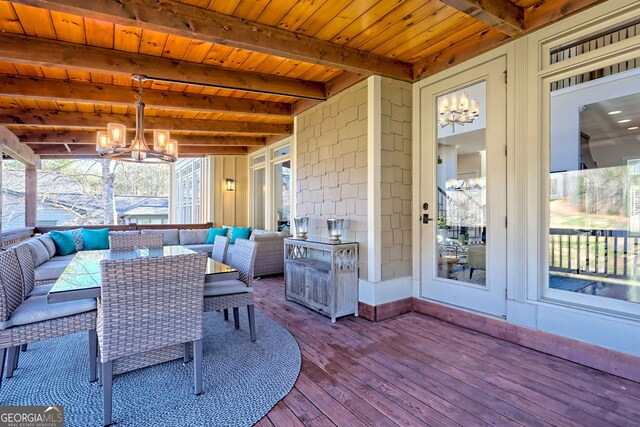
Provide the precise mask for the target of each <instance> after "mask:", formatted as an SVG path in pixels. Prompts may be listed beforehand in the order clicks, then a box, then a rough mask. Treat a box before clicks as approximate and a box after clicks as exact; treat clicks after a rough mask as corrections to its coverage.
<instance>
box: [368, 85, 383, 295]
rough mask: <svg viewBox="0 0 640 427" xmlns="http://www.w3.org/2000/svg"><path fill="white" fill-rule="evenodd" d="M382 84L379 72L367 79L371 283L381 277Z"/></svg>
mask: <svg viewBox="0 0 640 427" xmlns="http://www.w3.org/2000/svg"><path fill="white" fill-rule="evenodd" d="M381 96H382V88H381V78H380V76H371V77H369V78H368V79H367V211H368V215H367V251H368V257H369V259H368V263H367V264H368V275H367V279H368V281H369V282H371V283H375V282H379V281H380V280H381V277H382V255H381V252H382V250H381V241H380V167H381V161H380V150H381V138H382V131H381V119H382V104H381Z"/></svg>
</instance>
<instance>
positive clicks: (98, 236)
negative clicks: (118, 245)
mask: <svg viewBox="0 0 640 427" xmlns="http://www.w3.org/2000/svg"><path fill="white" fill-rule="evenodd" d="M81 230H82V241H83V242H84V250H85V251H96V250H100V249H109V229H108V228H101V229H99V230H89V229H88V228H81Z"/></svg>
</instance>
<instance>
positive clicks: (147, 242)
mask: <svg viewBox="0 0 640 427" xmlns="http://www.w3.org/2000/svg"><path fill="white" fill-rule="evenodd" d="M162 246H164V235H163V234H160V233H158V234H113V235H111V236H109V249H111V250H112V251H132V250H134V249H136V248H142V247H145V248H147V249H162Z"/></svg>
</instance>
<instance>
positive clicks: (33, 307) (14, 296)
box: [0, 249, 97, 385]
mask: <svg viewBox="0 0 640 427" xmlns="http://www.w3.org/2000/svg"><path fill="white" fill-rule="evenodd" d="M29 256H30V255H29ZM23 257H24V253H21V254H20V258H19V256H18V250H16V249H11V250H8V251H6V252H2V253H0V350H2V354H1V356H0V374H1V373H2V370H3V369H4V366H5V361H6V366H7V378H11V377H12V376H13V371H14V370H15V369H16V368H17V367H18V358H19V355H20V352H19V349H20V346H22V345H25V344H28V343H31V342H36V341H41V340H46V339H49V338H55V337H59V336H62V335H67V334H72V333H75V332H82V331H89V380H90V381H95V380H96V350H97V341H96V331H95V328H96V310H95V300H93V299H85V300H78V301H68V302H61V303H56V304H48V303H47V299H46V298H47V297H46V296H45V295H40V296H29V297H28V298H25V296H26V295H25V294H27V291H29V287H31V288H32V285H30V284H29V283H27V284H26V287H25V282H24V281H25V277H26V278H27V280H30V277H31V276H32V275H33V272H32V271H28V270H23V268H24V269H28V268H29V264H28V263H23V262H21V260H22V261H24V258H23ZM30 266H31V268H33V263H31V264H30ZM29 294H30V292H29ZM27 296H28V295H27ZM7 352H8V357H7ZM7 359H8V360H7ZM1 384H2V375H0V385H1Z"/></svg>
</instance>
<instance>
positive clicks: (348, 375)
mask: <svg viewBox="0 0 640 427" xmlns="http://www.w3.org/2000/svg"><path fill="white" fill-rule="evenodd" d="M255 298H256V306H257V307H258V308H259V309H260V310H261V311H262V312H263V313H266V314H267V315H269V316H270V317H271V318H273V319H274V320H276V321H278V322H279V323H280V324H281V325H283V326H285V327H286V328H287V329H288V330H289V331H290V332H291V333H292V334H293V335H294V336H295V338H296V339H297V341H298V344H299V345H300V350H301V352H302V371H301V373H300V377H299V378H298V381H297V382H296V384H295V387H294V388H293V390H292V391H291V392H290V393H289V395H287V396H286V397H285V398H284V399H283V400H282V401H280V402H279V403H278V404H277V405H276V406H275V407H274V408H273V409H272V410H271V412H269V413H268V414H267V415H266V416H265V417H264V418H263V419H262V420H260V421H259V422H258V424H257V425H260V426H277V427H280V426H289V425H291V426H296V425H308V426H333V425H338V426H350V427H353V426H394V425H403V426H421V425H434V426H441V425H462V426H480V425H498V426H505V425H525V426H530V425H531V426H541V425H553V426H590V427H600V426H608V425H620V426H638V425H640V384H638V383H635V382H632V381H628V380H624V379H621V378H618V377H615V376H613V375H609V374H605V373H602V372H600V371H596V370H593V369H590V368H586V367H584V366H580V365H577V364H574V363H571V362H567V361H565V360H562V359H558V358H556V357H553V356H549V355H546V354H543V353H539V352H537V351H533V350H530V349H527V348H524V347H520V346H518V345H515V344H512V343H509V342H506V341H502V340H499V339H496V338H492V337H489V336H487V335H483V334H480V333H477V332H474V331H471V330H468V329H464V328H461V327H458V326H454V325H451V324H448V323H445V322H442V321H439V320H436V319H434V318H430V317H427V316H423V315H420V314H416V313H410V314H406V315H403V316H400V317H397V318H394V319H389V320H386V321H383V322H378V323H371V322H369V321H366V320H364V319H360V318H355V317H353V316H351V317H346V318H343V319H340V320H339V321H338V322H337V323H336V324H334V325H332V324H331V322H330V320H329V319H328V318H326V317H324V316H321V315H319V314H316V313H314V312H312V311H311V310H308V309H307V308H305V307H302V306H300V305H298V304H295V303H291V302H287V301H285V300H284V291H283V282H282V278H281V277H275V278H267V279H262V280H259V281H258V282H257V283H256V286H255Z"/></svg>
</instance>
